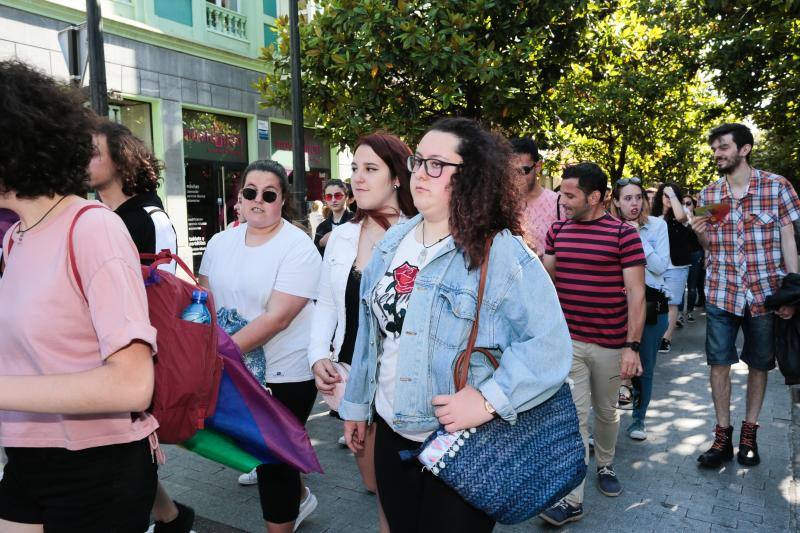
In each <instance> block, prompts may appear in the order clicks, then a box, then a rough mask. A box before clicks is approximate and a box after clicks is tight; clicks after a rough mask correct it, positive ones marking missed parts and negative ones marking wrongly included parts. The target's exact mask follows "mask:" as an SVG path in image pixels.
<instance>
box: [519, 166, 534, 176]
mask: <svg viewBox="0 0 800 533" xmlns="http://www.w3.org/2000/svg"><path fill="white" fill-rule="evenodd" d="M531 170H533V167H532V166H530V167H529V166H528V165H523V166H521V167H519V171H520V172H522V173H523V174H524V175H526V176H527V175H528V174H530V173H531Z"/></svg>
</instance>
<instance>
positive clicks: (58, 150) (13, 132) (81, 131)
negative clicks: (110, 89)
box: [0, 61, 92, 199]
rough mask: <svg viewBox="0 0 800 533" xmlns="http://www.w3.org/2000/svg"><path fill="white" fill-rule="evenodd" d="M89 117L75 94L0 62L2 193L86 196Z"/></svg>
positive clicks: (48, 79)
mask: <svg viewBox="0 0 800 533" xmlns="http://www.w3.org/2000/svg"><path fill="white" fill-rule="evenodd" d="M91 117H92V112H91V111H90V110H89V109H87V108H86V106H84V98H83V95H81V94H80V93H79V92H78V91H76V90H75V89H72V88H70V87H68V86H66V85H64V84H61V83H59V82H57V81H55V80H54V79H53V78H51V77H50V76H47V75H45V74H43V73H41V72H39V71H37V70H35V69H33V68H32V67H29V66H28V65H25V64H24V63H21V62H19V61H0V132H2V133H0V135H2V137H1V138H0V192H2V193H5V192H8V191H14V192H15V193H16V195H17V196H18V197H19V198H29V199H30V198H38V197H41V196H47V197H49V198H52V197H53V196H55V195H57V194H58V195H68V194H77V195H80V196H83V195H85V194H86V192H87V190H88V180H87V174H86V172H87V166H88V165H89V161H90V159H91V158H92V118H91Z"/></svg>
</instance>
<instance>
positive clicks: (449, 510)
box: [375, 417, 494, 533]
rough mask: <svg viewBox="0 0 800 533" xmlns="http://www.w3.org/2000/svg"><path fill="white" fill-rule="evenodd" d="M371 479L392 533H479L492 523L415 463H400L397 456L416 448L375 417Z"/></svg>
mask: <svg viewBox="0 0 800 533" xmlns="http://www.w3.org/2000/svg"><path fill="white" fill-rule="evenodd" d="M375 423H376V424H377V426H378V427H377V430H376V433H375V477H376V479H377V482H378V494H380V497H381V506H382V507H383V512H384V513H385V514H386V519H387V521H388V522H389V529H391V530H392V533H420V532H428V531H430V532H431V533H434V532H435V533H440V532H442V531H458V532H459V533H473V532H474V533H482V532H485V531H492V529H494V520H492V519H491V518H490V517H489V516H488V515H486V514H485V513H483V512H482V511H479V510H478V509H476V508H475V507H472V506H471V505H470V504H468V503H467V502H465V501H464V499H463V498H461V496H459V495H458V493H457V492H455V491H454V490H453V489H451V488H450V487H448V486H447V485H445V484H444V483H443V482H442V481H441V480H440V479H439V478H437V477H436V476H434V475H433V474H431V473H430V472H428V471H427V470H423V469H422V465H421V464H420V462H419V461H417V460H416V459H412V460H409V461H403V460H401V459H400V455H399V452H400V451H402V450H410V449H414V448H417V447H419V443H418V442H414V441H411V440H408V439H405V438H403V437H401V436H400V435H398V434H397V433H395V432H394V431H392V429H391V428H390V427H389V425H388V424H387V423H386V422H384V420H383V419H382V418H381V417H377V419H376V422H375Z"/></svg>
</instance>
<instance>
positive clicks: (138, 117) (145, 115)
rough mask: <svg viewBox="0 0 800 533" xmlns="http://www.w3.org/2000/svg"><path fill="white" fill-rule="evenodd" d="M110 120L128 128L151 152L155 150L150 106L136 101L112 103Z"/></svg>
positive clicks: (110, 105)
mask: <svg viewBox="0 0 800 533" xmlns="http://www.w3.org/2000/svg"><path fill="white" fill-rule="evenodd" d="M108 118H109V119H111V120H113V121H114V122H119V123H120V124H124V125H125V126H127V127H128V129H130V130H131V132H132V133H133V134H134V135H136V136H137V137H139V138H140V139H141V140H142V141H143V142H144V143H145V144H146V145H147V147H148V148H149V149H150V150H153V115H152V112H151V109H150V104H148V103H147V102H137V101H134V100H122V101H119V102H110V103H109V106H108Z"/></svg>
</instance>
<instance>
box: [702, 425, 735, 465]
mask: <svg viewBox="0 0 800 533" xmlns="http://www.w3.org/2000/svg"><path fill="white" fill-rule="evenodd" d="M732 438H733V426H728V427H726V428H724V427H722V426H720V425H719V424H717V425H716V426H714V444H712V445H711V448H709V449H708V451H707V452H706V453H704V454H703V455H701V456H700V457H698V458H697V462H698V463H700V466H704V467H706V468H719V467H720V466H722V463H724V462H725V461H730V460H731V459H733V443H732V442H731V439H732Z"/></svg>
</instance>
